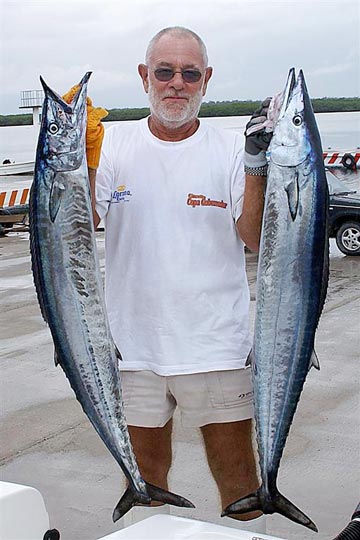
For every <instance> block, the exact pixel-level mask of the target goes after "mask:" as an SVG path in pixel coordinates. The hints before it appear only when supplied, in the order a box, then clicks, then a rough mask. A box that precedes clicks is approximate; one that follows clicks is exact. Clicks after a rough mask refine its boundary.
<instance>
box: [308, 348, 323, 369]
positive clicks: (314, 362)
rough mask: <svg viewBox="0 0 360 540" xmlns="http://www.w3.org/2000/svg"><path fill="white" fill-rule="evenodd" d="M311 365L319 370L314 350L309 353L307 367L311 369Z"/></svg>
mask: <svg viewBox="0 0 360 540" xmlns="http://www.w3.org/2000/svg"><path fill="white" fill-rule="evenodd" d="M312 367H314V368H315V369H318V370H320V363H319V359H318V357H317V354H316V352H315V351H313V352H312V355H311V358H310V365H309V369H311V368H312Z"/></svg>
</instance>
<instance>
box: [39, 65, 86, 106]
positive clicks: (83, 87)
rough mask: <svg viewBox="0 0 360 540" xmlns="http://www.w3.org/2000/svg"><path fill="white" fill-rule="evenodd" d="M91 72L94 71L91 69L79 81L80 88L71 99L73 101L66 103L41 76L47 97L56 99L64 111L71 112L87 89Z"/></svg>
mask: <svg viewBox="0 0 360 540" xmlns="http://www.w3.org/2000/svg"><path fill="white" fill-rule="evenodd" d="M91 73H92V72H91V71H88V72H86V73H85V75H84V76H83V78H82V79H81V81H80V82H79V83H78V86H79V88H78V90H77V92H76V94H75V95H74V97H73V99H72V100H71V103H66V101H65V100H64V99H63V98H62V97H61V96H60V95H59V94H58V93H57V92H55V91H54V90H53V89H52V88H50V86H48V85H47V83H46V82H45V81H44V79H43V78H42V77H41V76H40V82H41V85H42V87H43V89H44V93H45V97H46V96H48V97H51V98H52V99H53V100H54V101H56V102H57V103H59V105H61V107H62V109H63V110H64V112H66V113H69V114H71V113H72V112H73V111H74V109H75V107H76V104H77V102H78V100H79V98H80V95H82V94H83V91H84V90H85V91H86V86H87V83H88V80H89V79H90V76H91Z"/></svg>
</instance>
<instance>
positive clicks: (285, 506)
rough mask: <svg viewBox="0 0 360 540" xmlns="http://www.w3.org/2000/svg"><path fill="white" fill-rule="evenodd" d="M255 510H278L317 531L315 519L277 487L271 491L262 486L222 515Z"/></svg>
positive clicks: (230, 506)
mask: <svg viewBox="0 0 360 540" xmlns="http://www.w3.org/2000/svg"><path fill="white" fill-rule="evenodd" d="M253 510H261V511H262V512H263V513H264V514H274V513H275V512H277V513H278V514H281V515H283V516H285V517H287V518H288V519H290V520H291V521H294V522H295V523H299V524H300V525H304V527H308V529H311V530H312V531H315V532H317V527H316V525H315V523H313V521H311V519H310V518H309V517H308V516H306V515H305V514H304V513H303V512H302V511H301V510H299V508H297V507H296V506H295V505H294V504H293V503H292V502H290V501H289V500H288V499H286V498H285V497H284V496H283V495H281V493H280V492H279V491H278V490H277V489H276V488H275V490H274V491H273V492H272V493H269V492H268V491H266V490H265V488H264V487H263V486H261V487H260V488H259V489H258V490H257V491H255V492H254V493H251V494H250V495H247V496H246V497H242V498H241V499H239V500H238V501H236V502H234V503H232V504H230V505H229V506H227V507H226V508H225V510H224V511H223V512H222V514H221V515H222V516H229V515H231V514H246V513H247V512H249V511H253Z"/></svg>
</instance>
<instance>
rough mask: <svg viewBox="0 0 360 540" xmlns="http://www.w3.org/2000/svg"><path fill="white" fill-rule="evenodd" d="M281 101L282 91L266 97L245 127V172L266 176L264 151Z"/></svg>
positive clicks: (269, 139) (271, 133)
mask: <svg viewBox="0 0 360 540" xmlns="http://www.w3.org/2000/svg"><path fill="white" fill-rule="evenodd" d="M281 103H282V93H279V94H276V95H275V96H274V97H273V98H270V97H268V98H266V99H265V100H264V101H263V102H262V104H261V106H260V107H259V108H258V109H256V111H255V112H254V113H253V115H252V117H251V118H250V120H249V122H248V123H247V124H246V127H245V133H244V135H245V137H246V140H245V153H244V163H245V172H246V173H247V174H251V175H253V176H266V169H267V159H266V151H267V149H268V147H269V144H270V141H271V138H272V135H273V131H274V127H275V124H276V121H277V119H278V117H279V112H280V108H281Z"/></svg>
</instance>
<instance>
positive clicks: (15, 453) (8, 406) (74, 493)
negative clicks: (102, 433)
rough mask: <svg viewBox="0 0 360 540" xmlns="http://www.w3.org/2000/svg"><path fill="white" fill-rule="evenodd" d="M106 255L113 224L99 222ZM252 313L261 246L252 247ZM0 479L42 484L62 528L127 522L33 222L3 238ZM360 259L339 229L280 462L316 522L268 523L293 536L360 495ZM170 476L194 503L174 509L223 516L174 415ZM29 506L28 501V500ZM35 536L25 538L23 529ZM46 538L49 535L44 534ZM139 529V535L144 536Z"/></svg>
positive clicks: (97, 531) (85, 539)
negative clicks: (36, 271)
mask: <svg viewBox="0 0 360 540" xmlns="http://www.w3.org/2000/svg"><path fill="white" fill-rule="evenodd" d="M97 243H98V248H99V253H100V257H101V260H102V265H103V264H104V234H103V233H102V232H98V233H97ZM247 269H248V277H249V282H250V287H251V292H252V302H251V304H252V306H251V316H252V318H253V315H254V305H255V301H254V300H255V280H256V256H255V255H253V254H248V255H247ZM0 296H1V314H0V317H1V322H0V336H1V386H0V391H1V431H0V442H1V462H0V465H1V469H0V470H1V480H5V481H9V482H15V483H20V484H27V485H30V486H33V487H35V488H37V489H38V490H39V491H40V492H41V494H42V495H43V497H44V499H45V504H46V507H47V510H48V513H49V516H50V524H51V527H56V528H57V529H58V530H59V531H60V532H61V540H95V539H97V538H100V537H102V536H105V535H106V534H109V533H110V532H112V531H115V530H117V529H119V528H121V524H119V523H117V524H113V523H112V519H111V515H112V511H113V508H114V506H115V504H116V503H117V501H118V500H119V498H120V496H121V494H122V492H123V488H124V477H123V474H122V472H121V470H120V469H119V467H118V465H117V464H116V462H115V461H114V459H113V458H112V457H111V455H110V453H109V452H108V451H107V449H106V448H105V446H104V444H103V443H102V441H101V440H100V439H99V437H98V436H97V434H96V433H95V431H94V429H93V428H92V426H91V425H90V423H89V421H88V420H87V418H86V417H85V415H84V413H83V412H82V410H81V407H80V405H79V404H78V402H77V401H76V400H75V397H74V394H73V392H72V390H71V388H70V386H69V384H68V381H67V379H66V377H65V375H64V373H63V372H62V370H61V368H60V367H57V368H56V367H55V365H54V362H53V344H52V340H51V337H50V332H49V330H48V328H47V327H46V325H45V323H44V322H43V320H42V318H41V315H40V310H39V307H38V303H37V299H36V295H35V290H34V286H33V281H32V274H31V269H30V256H29V235H28V233H24V232H23V233H10V234H9V235H8V236H7V237H4V238H0ZM359 307H360V259H359V258H356V257H345V256H343V255H342V254H341V253H340V252H339V251H338V250H337V248H336V246H335V244H334V242H333V241H331V267H330V283H329V291H328V296H327V301H326V304H325V309H324V312H323V315H322V317H321V320H320V325H319V329H318V332H317V337H316V352H317V355H318V358H319V362H320V366H321V370H320V371H319V372H318V371H316V370H311V371H310V373H309V376H308V378H307V381H306V384H305V388H304V391H303V394H302V397H301V400H300V403H299V407H298V411H297V413H296V416H295V420H294V423H293V425H292V428H291V430H290V434H289V438H288V441H287V445H286V448H285V452H284V456H283V459H282V462H281V467H280V475H279V488H280V491H281V492H282V493H283V494H284V495H285V496H286V497H287V498H289V499H290V500H291V501H292V502H294V504H296V505H297V506H298V507H299V508H301V509H302V510H303V511H304V512H305V513H306V514H308V515H309V516H310V517H311V518H312V520H313V521H314V522H315V523H316V524H317V527H318V529H319V533H318V534H316V533H312V532H311V531H309V530H308V529H305V528H304V527H301V526H300V525H296V524H294V523H292V522H290V521H288V520H287V519H285V518H284V517H282V516H278V515H274V516H268V518H267V533H268V534H271V535H274V536H279V537H281V538H285V539H288V540H309V539H311V538H317V539H318V540H332V539H333V538H334V537H335V536H336V535H337V534H338V533H339V531H340V530H342V529H343V528H344V527H345V525H346V524H347V523H348V521H349V519H350V517H351V514H352V512H353V511H354V509H355V507H356V505H357V504H358V502H359V499H360V487H359V486H360V414H359V413H360V407H359V394H360V391H359V388H360V387H359V373H360V369H359V350H360V347H359V345H360V332H359V330H360V322H359V321H360V309H359ZM174 435H175V442H174V452H175V457H174V463H173V467H172V471H171V482H170V488H171V489H172V490H173V491H176V492H177V493H181V494H182V495H183V496H185V497H188V498H189V499H191V500H192V501H193V502H194V504H195V505H196V509H195V510H188V509H183V510H180V509H172V513H173V514H175V515H179V516H183V517H190V518H195V519H201V520H205V521H210V522H214V523H217V524H222V525H230V524H231V523H233V522H234V520H231V519H230V518H221V517H220V511H221V509H220V505H219V499H218V495H217V490H216V487H215V483H214V481H213V480H212V477H211V475H210V472H209V469H208V466H207V463H206V458H205V452H204V449H203V446H202V441H201V437H200V434H199V432H198V431H197V430H189V429H187V430H185V429H184V428H182V426H181V425H180V422H179V421H178V419H177V418H176V421H175V434H174ZM19 512H21V508H19ZM24 540H26V539H24ZM39 540H40V539H39ZM139 540H140V539H139Z"/></svg>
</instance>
